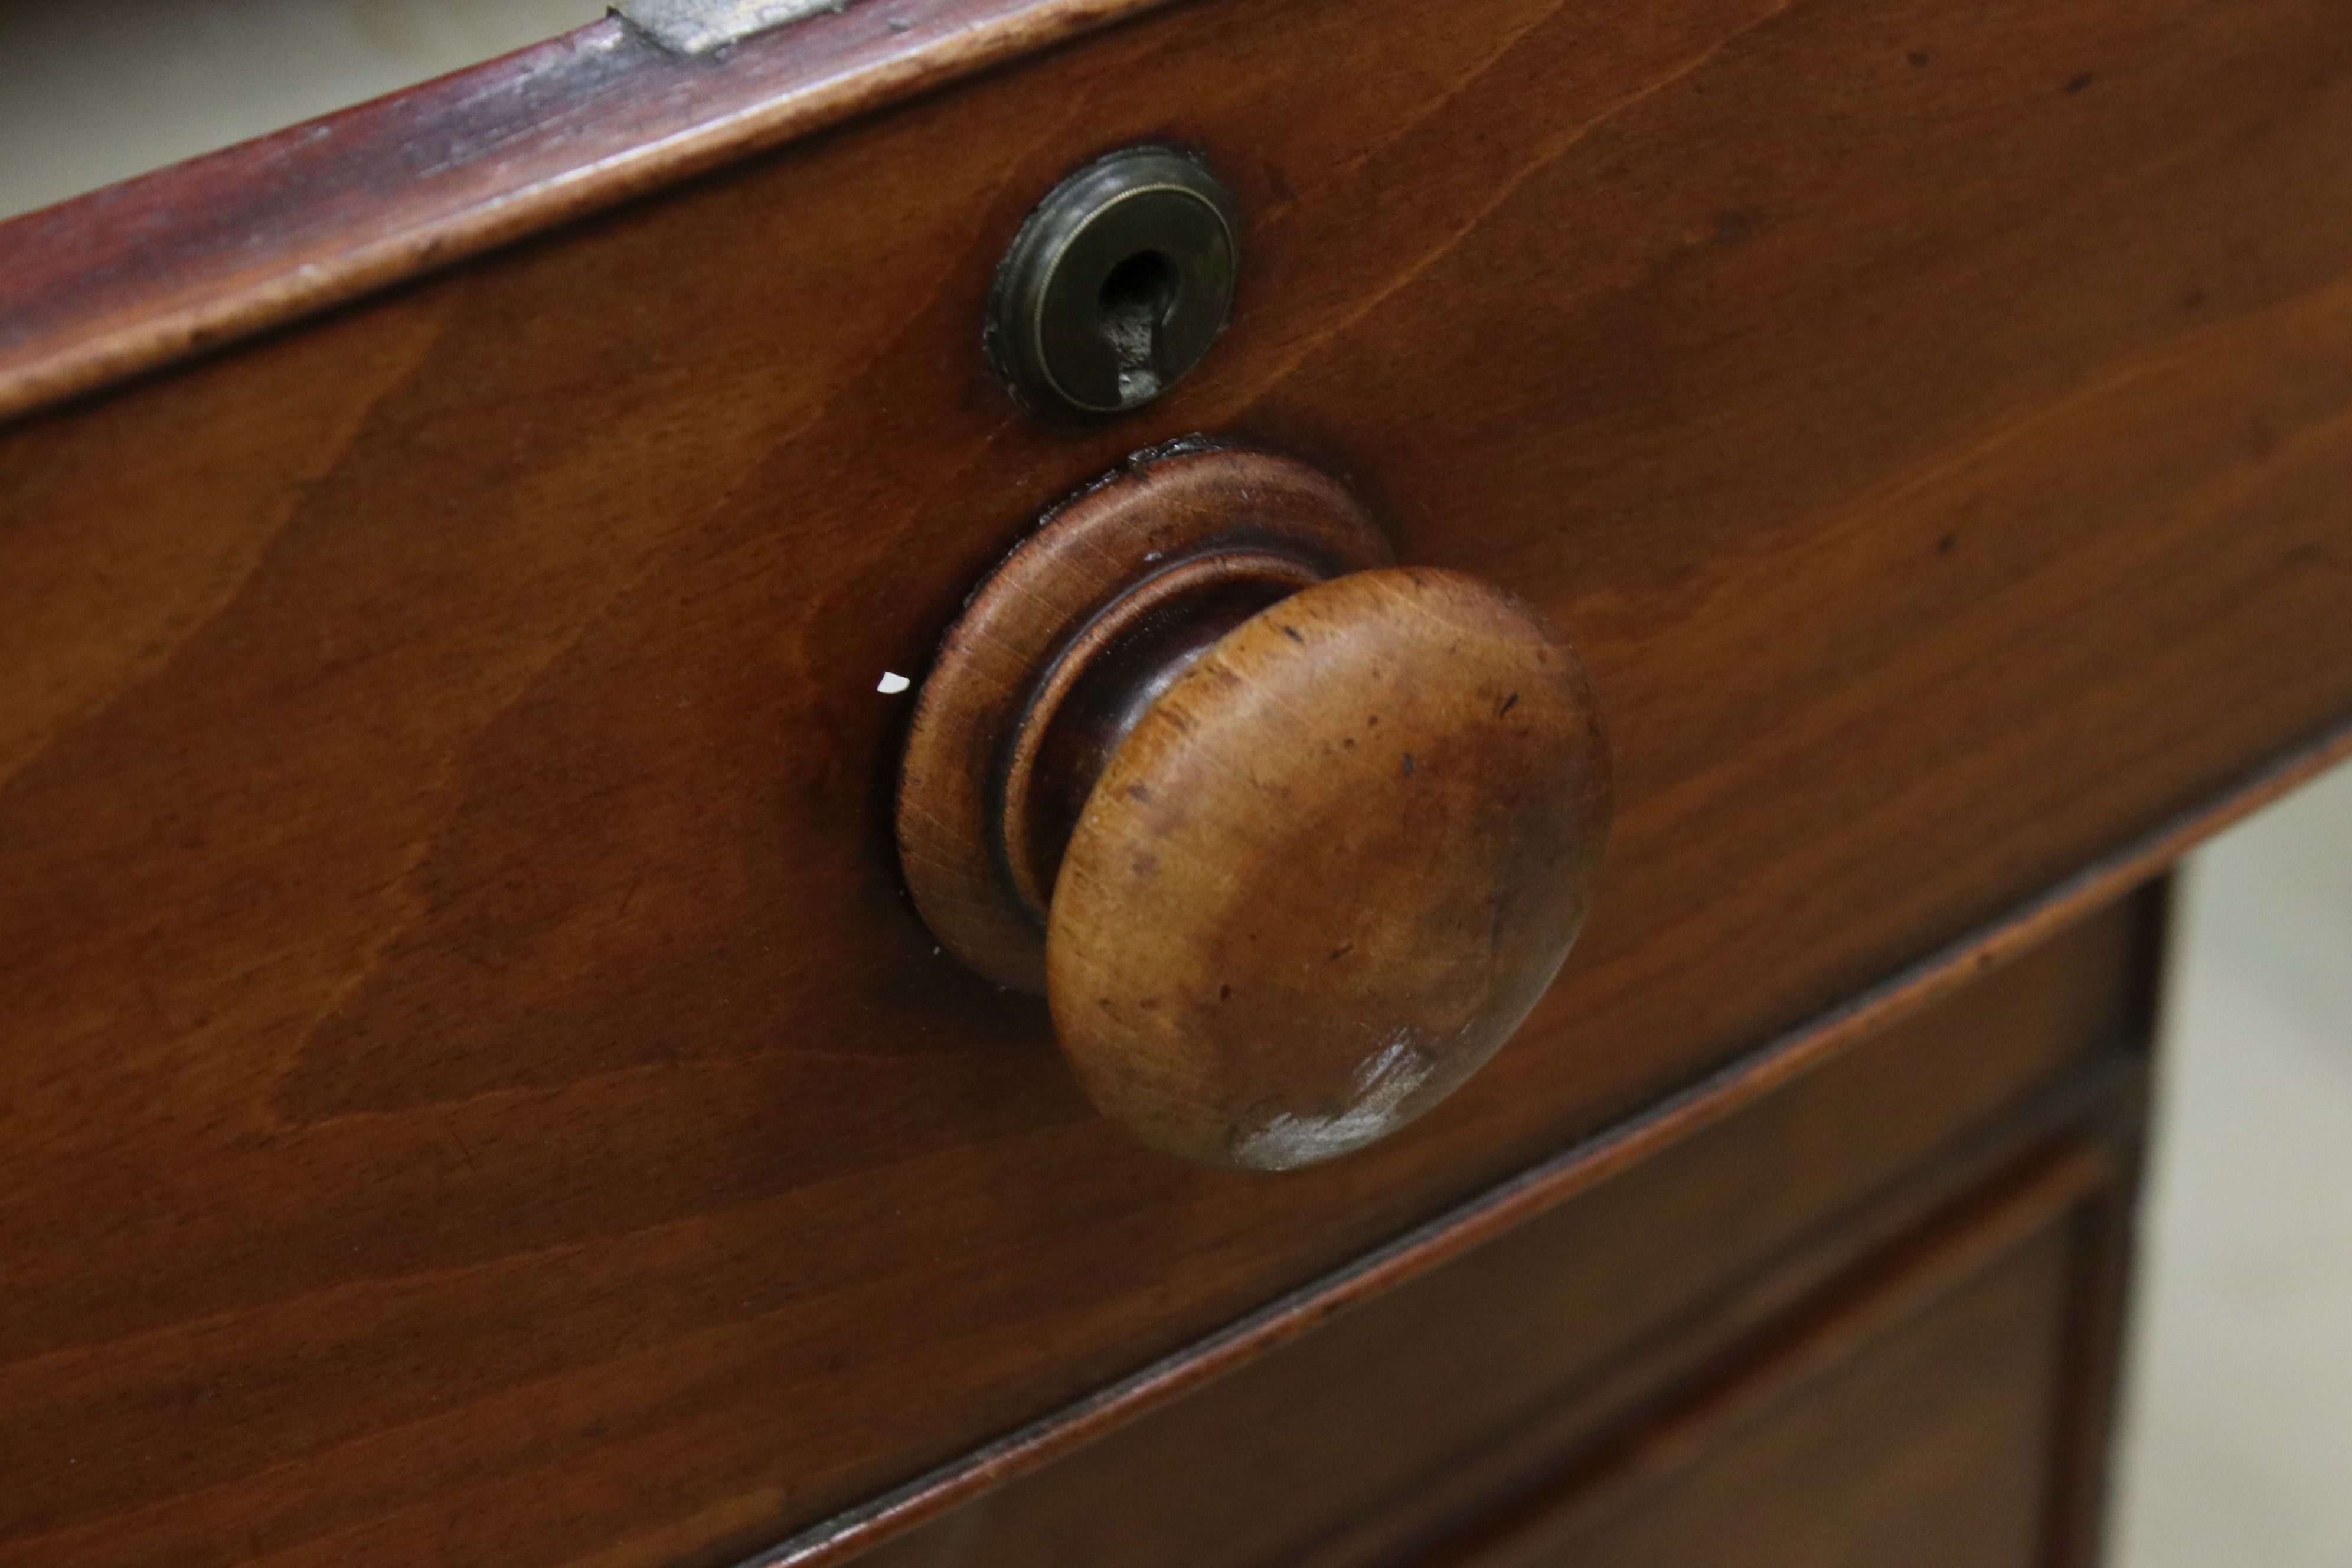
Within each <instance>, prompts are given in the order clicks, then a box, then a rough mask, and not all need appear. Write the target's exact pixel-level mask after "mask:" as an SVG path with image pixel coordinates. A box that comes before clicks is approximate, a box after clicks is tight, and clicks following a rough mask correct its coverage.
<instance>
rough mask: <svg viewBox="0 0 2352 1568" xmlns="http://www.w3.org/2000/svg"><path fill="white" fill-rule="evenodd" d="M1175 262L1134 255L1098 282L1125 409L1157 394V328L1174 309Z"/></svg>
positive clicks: (1147, 253) (1143, 252)
mask: <svg viewBox="0 0 2352 1568" xmlns="http://www.w3.org/2000/svg"><path fill="white" fill-rule="evenodd" d="M1176 284H1177V279H1176V264H1175V263H1174V262H1172V261H1171V260H1169V259H1168V258H1167V257H1165V256H1162V255H1161V254H1160V252H1159V251H1156V250H1139V251H1137V252H1136V253H1135V254H1134V255H1133V256H1130V257H1129V258H1127V259H1126V260H1124V261H1122V262H1120V263H1119V264H1118V266H1116V267H1114V268H1111V269H1110V275H1109V276H1108V277H1107V278H1105V279H1103V285H1102V292H1101V294H1100V295H1099V296H1098V297H1097V303H1098V304H1099V306H1100V308H1101V310H1102V329H1103V336H1104V337H1106V338H1108V339H1109V340H1110V346H1111V352H1112V353H1115V354H1117V355H1118V396H1119V402H1120V403H1121V404H1122V405H1126V406H1128V407H1133V406H1134V405H1137V404H1139V403H1147V402H1149V401H1150V400H1151V399H1152V398H1155V397H1157V396H1159V395H1160V382H1161V379H1162V377H1161V374H1160V328H1161V327H1162V326H1164V325H1165V324H1166V323H1167V321H1168V313H1169V312H1170V311H1171V310H1174V309H1175V307H1176Z"/></svg>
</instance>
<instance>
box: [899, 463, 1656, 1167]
mask: <svg viewBox="0 0 2352 1568" xmlns="http://www.w3.org/2000/svg"><path fill="white" fill-rule="evenodd" d="M1609 809H1610V791H1609V760H1608V747H1607V743H1606V741H1605V740H1604V738H1603V735H1602V731H1601V721H1600V715H1599V711H1598V709H1597V707H1596V705H1595V703H1594V700H1593V697H1592V692H1591V685H1590V682H1589V681H1588V679H1587V678H1586V675H1585V672H1584V669H1583V667H1582V665H1581V664H1580V663H1579V662H1578V660H1577V658H1576V657H1575V655H1574V654H1573V653H1571V652H1570V650H1569V648H1568V647H1566V645H1565V644H1563V643H1562V642H1561V641H1560V640H1559V638H1558V637H1557V636H1556V635H1555V634H1554V633H1553V632H1552V631H1551V630H1550V629H1549V627H1548V626H1546V625H1545V624H1544V623H1543V621H1542V620H1541V618H1540V617H1538V616H1537V615H1536V614H1535V613H1534V612H1533V611H1532V610H1530V609H1529V608H1528V606H1527V605H1523V604H1521V603H1520V602H1519V601H1518V600H1517V599H1515V598H1513V597H1512V596H1511V595H1508V594H1507V593H1505V592H1503V591H1502V590H1501V589H1499V588H1496V587H1494V586H1492V585H1491V584H1486V583H1483V582H1481V581H1479V580H1478V579H1476V578H1474V577H1470V576H1465V575H1464V574H1460V573H1455V572H1446V571H1439V570H1433V569H1424V568H1417V567H1409V566H1397V565H1394V564H1392V563H1391V555H1390V552H1389V549H1388V546H1387V543H1386V542H1385V540H1384V539H1383V538H1382V536H1381V533H1380V532H1379V531H1378V530H1377V529H1376V528H1375V527H1374V526H1373V525H1372V523H1371V521H1370V519H1369V517H1368V516H1367V515H1366V514H1365V513H1364V512H1363V510H1361V508H1360V507H1359V506H1358V505H1357V503H1356V502H1355V501H1354V500H1353V499H1352V498H1351V497H1349V495H1348V494H1347V492H1346V491H1345V490H1344V489H1341V488H1340V487H1339V485H1338V484H1337V483H1336V482H1334V481H1333V480H1331V479H1328V478H1327V477H1326V476H1324V475H1322V474H1320V473H1318V472H1316V471H1315V470H1313V469H1311V468H1307V467H1305V466H1303V465H1300V464H1297V463H1295V462H1291V461H1289V460H1287V459H1284V458H1274V457H1270V456H1267V455H1265V454H1262V453H1251V452H1235V451H1223V450H1210V451H1193V452H1187V453H1182V454H1179V455H1176V456H1173V457H1164V458H1159V459H1158V460H1156V461H1152V462H1148V463H1139V464H1138V465H1136V466H1134V467H1131V468H1129V470H1127V471H1126V472H1124V473H1122V474H1120V475H1119V476H1118V477H1116V478H1114V479H1111V480H1109V481H1108V482H1107V483H1105V484H1103V485H1101V486H1098V487H1097V488H1096V489H1093V490H1090V491H1088V492H1087V494H1086V495H1084V496H1083V497H1081V498H1080V499H1079V500H1076V502H1074V503H1072V504H1071V505H1070V506H1068V507H1066V508H1065V509H1063V510H1060V511H1059V512H1056V513H1055V514H1053V515H1052V516H1051V517H1050V518H1049V519H1048V521H1047V522H1046V523H1045V527H1044V528H1043V529H1041V530H1040V531H1039V532H1037V533H1036V534H1034V535H1033V536H1032V537H1031V538H1030V539H1029V540H1028V541H1027V542H1024V544H1023V545H1022V547H1021V548H1020V549H1019V550H1017V551H1015V552H1014V553H1013V555H1012V556H1011V557H1009V558H1008V559H1007V560H1006V561H1005V562H1004V563H1003V565H1001V566H1000V567H999V568H998V569H997V571H996V572H995V574H993V575H992V576H991V578H990V579H989V580H988V582H987V583H985V584H982V588H981V589H980V591H979V592H978V593H977V594H976V595H974V596H973V598H972V599H971V603H970V604H969V605H967V606H966V609H965V612H964V614H963V616H962V617H961V619H960V620H959V621H958V622H957V624H956V626H955V627H954V628H953V629H952V630H951V631H950V634H949V636H948V637H947V639H946V642H945V643H944V644H943V646H942V647H941V650H940V658H939V661H938V663H937V665H936V666H935V667H934V668H933V670H932V672H931V674H930V675H929V677H928V678H927V679H926V680H925V682H924V688H923V691H922V693H921V696H920V698H919V701H918V704H917V708H916V713H915V718H914V722H913V726H912V729H911V730H910V731H909V735H908V747H907V759H906V765H905V771H904V773H903V776H902V779H901V784H900V794H899V802H898V833H899V844H900V852H901V856H902V858H903V860H904V862H905V865H906V868H907V873H908V883H909V885H910V887H911V888H912V889H913V891H914V894H915V898H916V901H917V904H918V907H919V909H920V910H922V912H923V914H924V916H925V918H926V919H927V920H928V921H929V922H930V924H931V926H932V929H933V930H934V931H936V932H937V933H938V934H939V936H940V939H941V940H942V941H943V942H945V943H946V944H947V945H948V946H949V947H950V949H951V950H953V951H954V952H956V953H957V954H959V955H960V956H961V957H962V958H963V959H964V960H965V961H966V962H967V963H971V964H972V965H973V966H974V967H976V968H978V969H980V970H981V971H982V973H986V974H988V975H990V976H992V978H994V979H996V980H998V981H999V982H1000V983H1002V984H1007V985H1012V986H1017V987H1021V988H1024V989H1028V990H1042V991H1043V992H1045V994H1046V996H1047V998H1048V1000H1049V1002H1050V1004H1051V1006H1052V1009H1053V1015H1054V1025H1055V1032H1056V1034H1057V1036H1058V1037H1059V1038H1060V1041H1061V1045H1062V1049H1063V1051H1064V1053H1065V1054H1066V1056H1067V1058H1069V1061H1070V1065H1071V1067H1072V1068H1073V1069H1074V1070H1075V1071H1076V1075H1077V1078H1078V1080H1079V1082H1080V1083H1081V1084H1082V1085H1083V1086H1084V1087H1085V1089H1086V1090H1087V1094H1088V1095H1089V1096H1090V1097H1091V1098H1092V1099H1093V1100H1094V1101H1095V1103H1096V1104H1097V1106H1099V1107H1100V1108H1101V1109H1102V1110H1104V1111H1105V1112H1107V1113H1108V1114H1109V1115H1111V1116H1113V1117H1115V1118H1117V1119H1118V1121H1121V1122H1123V1123H1125V1124H1126V1125H1127V1126H1128V1127H1129V1128H1130V1129H1132V1130H1133V1131H1135V1132H1136V1133H1137V1134H1138V1135H1139V1136H1140V1137H1141V1138H1143V1139H1144V1140H1145V1141H1146V1142H1150V1143H1151V1144H1153V1145H1155V1146H1156V1147H1159V1148H1160V1149H1163V1150H1166V1151H1168V1152H1171V1153H1175V1154H1180V1155H1182V1156H1184V1157H1186V1158H1188V1159H1192V1160H1198V1161H1202V1162H1204V1163H1210V1164H1216V1165H1226V1166H1237V1167H1244V1168H1249V1169H1258V1170H1277V1169H1284V1168H1287V1167H1290V1166H1296V1165H1304V1164H1308V1163H1314V1162H1316V1161H1318V1160H1324V1159H1328V1158H1331V1157H1332V1156H1334V1155H1338V1154H1341V1153H1345V1152H1348V1151H1349V1150H1350V1149H1354V1148H1358V1147H1360V1146H1361V1145H1362V1144H1365V1143H1367V1142H1370V1141H1372V1140H1373V1139H1376V1138H1379V1137H1381V1136H1383V1135H1384V1134H1386V1133H1388V1132H1390V1131H1393V1130H1394V1129H1396V1128H1397V1127H1400V1126H1402V1124H1404V1123H1405V1122H1407V1121H1411V1120H1412V1118H1414V1117H1415V1116H1417V1115H1419V1114H1420V1113H1421V1112H1423V1111H1424V1110H1427V1109H1429V1107H1431V1106H1432V1105H1434V1104H1435V1103H1436V1102H1437V1101H1438V1100H1442V1099H1444V1097H1445V1096H1446V1095H1447V1094H1448V1093H1450V1092H1452V1091H1453V1090H1454V1089H1455V1088H1456V1087H1458V1086H1459V1085H1460V1084H1461V1083H1462V1082H1463V1080H1464V1079H1467V1078H1468V1077H1469V1076H1470V1074H1472V1073H1473V1072H1475V1071H1476V1070H1477V1068H1479V1067H1480V1066H1481V1065H1482V1064H1483V1063H1485V1062H1486V1059H1487V1058H1489V1057H1491V1056H1492V1055H1493V1054H1494V1053H1495V1051H1496V1049H1497V1048H1498V1047H1500V1046H1501V1045H1502V1043H1503V1042H1504V1041H1505V1040H1506V1039H1507V1038H1508V1037H1509V1036H1510V1035H1511V1033H1512V1031H1513V1030H1514V1029H1516V1028H1517V1026H1518V1025H1519V1023H1520V1021H1521V1020H1522V1019H1524V1018H1525V1017H1526V1016H1527V1015H1528V1012H1529V1011H1530V1010H1531V1009H1532V1008H1533V1007H1534V1006H1535V1005H1536V1003H1537V1001H1538V999H1539V998H1540V997H1541V996H1542V995H1543V993H1544V991H1545V989H1546V988H1547V987H1548V986H1549V984H1551V981H1552V977H1553V976H1554V974H1556V973H1558V971H1559V966H1560V963H1561V961H1562V960H1563V959H1564V958H1566V956H1567V954H1568V951H1569V948H1570V944H1571V943H1572V942H1574V941H1575V940H1576V933H1577V931H1578V928H1579V927H1580V925H1581V923H1582V921H1583V919H1584V913H1585V910H1586V908H1587V906H1588V905H1589V903H1590V902H1591V895H1592V889H1593V885H1594V881H1595V879H1596V878H1597V875H1598V872H1599V869H1600V862H1601V847H1602V844H1603V842H1604V840H1605V838H1606V836H1607V829H1608V821H1609Z"/></svg>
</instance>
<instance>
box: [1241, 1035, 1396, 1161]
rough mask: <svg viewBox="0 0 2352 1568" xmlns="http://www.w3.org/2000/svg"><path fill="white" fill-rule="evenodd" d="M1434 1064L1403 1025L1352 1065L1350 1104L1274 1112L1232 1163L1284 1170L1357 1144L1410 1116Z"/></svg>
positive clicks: (1326, 1158)
mask: <svg viewBox="0 0 2352 1568" xmlns="http://www.w3.org/2000/svg"><path fill="white" fill-rule="evenodd" d="M1436 1070H1437V1056H1436V1053H1434V1052H1433V1051H1428V1050H1424V1049H1423V1048H1422V1045H1421V1042H1420V1041H1419V1040H1418V1039H1416V1038H1415V1037H1413V1032H1412V1029H1410V1028H1401V1029H1399V1030H1398V1031H1397V1032H1396V1033H1395V1034H1394V1035H1391V1037H1389V1040H1388V1043H1387V1044H1386V1045H1385V1046H1383V1047H1381V1050H1380V1051H1379V1053H1378V1054H1376V1055H1374V1056H1373V1057H1371V1058H1370V1059H1368V1060H1367V1061H1366V1062H1365V1063H1364V1065H1363V1066H1361V1067H1360V1068H1357V1069H1356V1081H1355V1083H1354V1085H1353V1089H1354V1092H1355V1103H1354V1104H1353V1105H1351V1106H1349V1108H1348V1109H1347V1110H1344V1111H1341V1112H1339V1114H1338V1115H1336V1116H1332V1115H1310V1116H1293V1115H1292V1114H1290V1112H1288V1111H1281V1112H1278V1113H1277V1114H1276V1116H1275V1117H1274V1119H1273V1120H1272V1121H1268V1122H1267V1123H1266V1124H1265V1126H1263V1127H1261V1128H1259V1129H1258V1130H1257V1131H1255V1132H1253V1133H1250V1134H1249V1135H1248V1136H1247V1137H1245V1138H1244V1139H1243V1140H1242V1141H1241V1142H1239V1143H1237V1144H1235V1145H1234V1163H1235V1164H1237V1165H1241V1166H1244V1167H1246V1168H1247V1169H1249V1170H1253V1171H1287V1170H1292V1169H1295V1168H1296V1167H1297V1166H1300V1165H1311V1164H1314V1163H1317V1162H1318V1161H1321V1160H1329V1159H1333V1158H1336V1157H1337V1156H1339V1155H1341V1154H1345V1153H1347V1152H1349V1150H1351V1149H1360V1148H1362V1147H1363V1146H1364V1145H1365V1144H1367V1143H1370V1142H1371V1141H1372V1140H1374V1139H1375V1138H1378V1137H1380V1136H1381V1135H1382V1134H1384V1133H1386V1132H1387V1131H1390V1130H1391V1128H1393V1127H1395V1126H1397V1125H1398V1124H1399V1123H1400V1122H1402V1121H1405V1120H1406V1119H1407V1118H1408V1117H1410V1116H1411V1114H1412V1111H1411V1110H1409V1109H1408V1104H1407V1102H1408V1101H1410V1100H1412V1095H1413V1091H1414V1090H1416V1089H1419V1088H1421V1086H1422V1085H1423V1084H1424V1083H1427V1082H1428V1081H1429V1079H1430V1075H1431V1074H1433V1073H1434V1072H1435V1071H1436Z"/></svg>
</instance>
